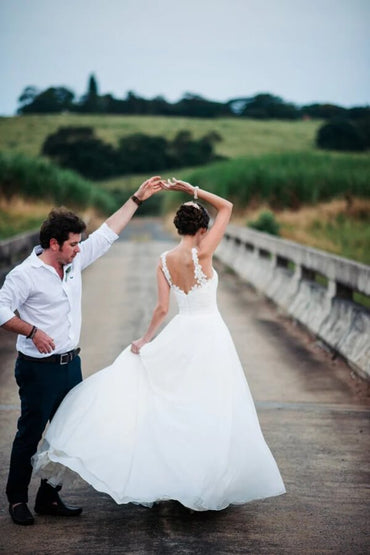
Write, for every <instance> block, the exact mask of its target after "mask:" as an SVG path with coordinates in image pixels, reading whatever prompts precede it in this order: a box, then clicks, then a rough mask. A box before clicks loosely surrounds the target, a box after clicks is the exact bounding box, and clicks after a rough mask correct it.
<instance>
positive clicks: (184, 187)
mask: <svg viewBox="0 0 370 555" xmlns="http://www.w3.org/2000/svg"><path fill="white" fill-rule="evenodd" d="M162 187H163V189H165V190H166V191H183V192H185V193H189V195H192V194H193V193H194V187H193V185H191V184H190V183H187V182H186V181H181V180H180V179H176V178H175V177H173V178H172V180H171V179H167V181H164V182H162Z"/></svg>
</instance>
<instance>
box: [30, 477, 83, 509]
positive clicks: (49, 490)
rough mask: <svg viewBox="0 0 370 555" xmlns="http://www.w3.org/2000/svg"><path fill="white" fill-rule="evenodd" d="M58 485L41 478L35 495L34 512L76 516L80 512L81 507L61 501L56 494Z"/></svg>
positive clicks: (58, 489)
mask: <svg viewBox="0 0 370 555" xmlns="http://www.w3.org/2000/svg"><path fill="white" fill-rule="evenodd" d="M58 491H60V486H57V487H56V488H54V487H52V486H51V485H50V484H48V483H47V481H46V480H41V485H40V488H39V491H38V492H37V495H36V502H35V512H36V513H38V514H39V515H54V516H78V515H80V514H81V513H82V507H74V506H73V505H66V504H65V503H63V501H62V500H61V498H60V497H59V495H58Z"/></svg>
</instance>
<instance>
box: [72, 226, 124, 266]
mask: <svg viewBox="0 0 370 555" xmlns="http://www.w3.org/2000/svg"><path fill="white" fill-rule="evenodd" d="M118 237H119V236H118V235H117V233H115V232H114V231H113V229H111V228H110V227H109V226H108V225H107V224H106V223H105V222H104V223H103V224H102V225H101V226H100V227H99V228H98V229H97V230H96V231H94V232H93V233H91V235H89V237H88V238H87V239H86V240H85V241H82V243H81V245H80V247H81V270H83V269H84V268H86V267H87V266H89V265H90V264H92V262H94V261H95V260H96V259H97V258H99V257H100V256H102V255H103V254H105V253H106V252H107V251H108V250H109V248H110V247H111V246H112V244H113V243H114V241H116V240H117V239H118Z"/></svg>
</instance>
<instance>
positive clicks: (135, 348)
mask: <svg viewBox="0 0 370 555" xmlns="http://www.w3.org/2000/svg"><path fill="white" fill-rule="evenodd" d="M145 343H146V341H145V340H144V339H143V338H142V337H141V338H140V339H136V341H133V342H132V343H131V352H132V353H134V354H135V355H138V354H139V353H140V349H141V347H143V346H144V345H145Z"/></svg>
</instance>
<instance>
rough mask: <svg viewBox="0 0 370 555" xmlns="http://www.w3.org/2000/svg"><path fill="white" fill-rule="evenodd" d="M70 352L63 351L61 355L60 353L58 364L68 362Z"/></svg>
mask: <svg viewBox="0 0 370 555" xmlns="http://www.w3.org/2000/svg"><path fill="white" fill-rule="evenodd" d="M70 356H71V353H64V354H62V355H60V361H59V364H68V363H69V361H70V360H71V359H70Z"/></svg>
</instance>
